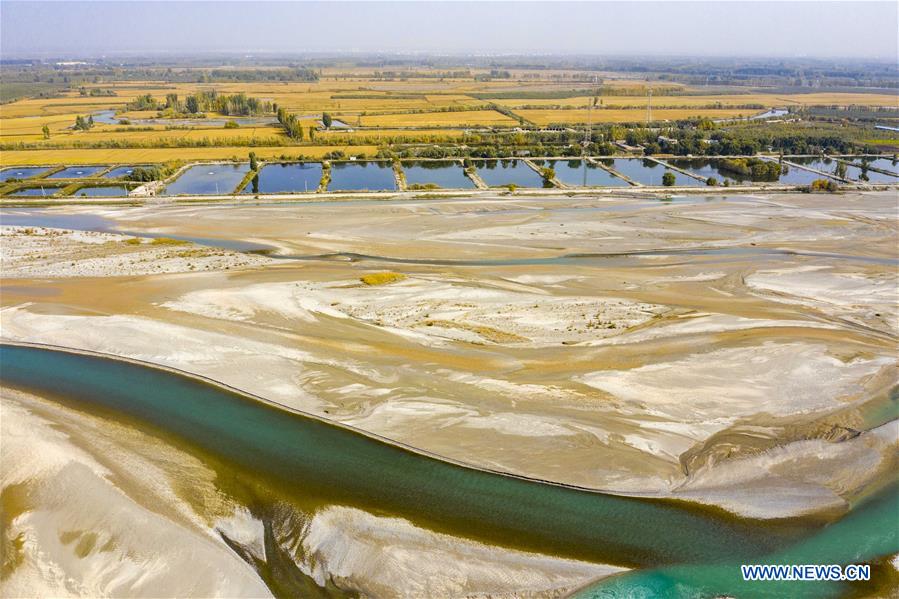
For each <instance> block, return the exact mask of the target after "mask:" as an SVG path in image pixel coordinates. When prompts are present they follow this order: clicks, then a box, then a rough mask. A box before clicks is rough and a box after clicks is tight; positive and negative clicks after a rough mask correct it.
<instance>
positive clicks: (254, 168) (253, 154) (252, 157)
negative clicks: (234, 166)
mask: <svg viewBox="0 0 899 599" xmlns="http://www.w3.org/2000/svg"><path fill="white" fill-rule="evenodd" d="M250 170H251V171H258V170H259V163H258V162H256V152H250Z"/></svg>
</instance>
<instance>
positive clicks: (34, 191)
mask: <svg viewBox="0 0 899 599" xmlns="http://www.w3.org/2000/svg"><path fill="white" fill-rule="evenodd" d="M60 189H62V187H25V188H23V189H20V190H18V191H14V192H12V193H8V194H6V195H8V196H15V197H29V198H33V197H47V196H52V195H53V194H54V193H56V192H58V191H59V190H60Z"/></svg>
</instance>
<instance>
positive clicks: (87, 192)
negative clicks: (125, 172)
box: [72, 185, 129, 198]
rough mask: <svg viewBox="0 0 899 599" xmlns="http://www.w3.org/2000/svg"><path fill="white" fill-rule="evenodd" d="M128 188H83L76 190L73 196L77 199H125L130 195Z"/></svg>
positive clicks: (109, 186) (99, 186)
mask: <svg viewBox="0 0 899 599" xmlns="http://www.w3.org/2000/svg"><path fill="white" fill-rule="evenodd" d="M128 191H129V190H128V188H127V187H125V186H123V185H107V186H102V185H98V186H96V187H82V188H80V189H77V190H75V193H73V194H72V195H73V196H75V197H82V196H84V197H89V198H103V197H108V198H124V197H126V196H127V195H128Z"/></svg>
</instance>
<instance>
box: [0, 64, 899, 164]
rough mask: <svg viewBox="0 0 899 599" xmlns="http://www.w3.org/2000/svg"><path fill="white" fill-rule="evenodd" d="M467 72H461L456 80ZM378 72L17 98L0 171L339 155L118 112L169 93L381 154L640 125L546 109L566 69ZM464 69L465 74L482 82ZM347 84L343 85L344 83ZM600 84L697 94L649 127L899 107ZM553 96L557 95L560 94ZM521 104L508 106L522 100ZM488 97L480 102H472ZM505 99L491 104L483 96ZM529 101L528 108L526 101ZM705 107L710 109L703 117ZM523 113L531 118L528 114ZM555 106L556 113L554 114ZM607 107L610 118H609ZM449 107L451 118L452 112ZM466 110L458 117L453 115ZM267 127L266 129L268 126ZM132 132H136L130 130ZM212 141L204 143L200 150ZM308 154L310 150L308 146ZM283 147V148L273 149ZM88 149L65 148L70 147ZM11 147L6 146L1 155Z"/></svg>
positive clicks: (616, 106)
mask: <svg viewBox="0 0 899 599" xmlns="http://www.w3.org/2000/svg"><path fill="white" fill-rule="evenodd" d="M426 69H427V67H417V68H415V69H412V70H411V71H410V70H409V69H397V71H403V72H406V71H408V72H416V71H424V70H426ZM462 70H464V69H462ZM373 72H374V69H371V68H362V67H352V68H331V69H325V71H324V76H323V78H322V79H321V80H319V81H312V82H303V81H292V82H281V81H249V82H216V83H165V82H160V81H133V82H132V81H128V82H116V81H112V82H103V81H100V82H97V83H92V84H89V85H86V86H85V87H86V88H87V89H88V90H89V89H98V90H101V91H104V92H105V91H106V90H112V91H113V92H114V93H115V94H116V95H114V96H104V95H101V96H82V95H81V94H80V93H79V91H78V90H74V89H73V90H69V91H66V92H64V93H62V94H61V95H59V96H58V97H53V98H34V99H23V100H19V101H16V102H11V103H9V104H6V105H3V106H0V143H4V144H15V143H19V142H21V143H27V144H30V145H31V146H34V147H33V148H32V149H29V150H8V151H5V152H4V153H3V154H4V155H3V157H2V162H3V163H4V164H46V163H56V162H68V163H72V162H89V163H98V164H103V163H110V162H129V161H135V160H138V161H144V162H148V161H149V162H154V161H164V160H168V159H170V158H176V157H177V158H185V159H189V160H190V159H204V158H209V159H220V158H228V157H231V156H240V157H243V156H245V155H246V153H247V152H248V151H249V149H250V148H249V147H247V145H248V144H247V142H246V140H252V139H256V140H260V141H259V143H263V144H266V147H264V148H253V149H254V150H255V151H256V152H257V153H258V154H259V155H260V156H261V157H262V156H278V155H280V154H282V153H283V154H290V155H296V154H301V153H302V154H306V155H310V156H320V155H322V154H324V153H326V152H329V151H333V150H338V149H343V148H341V147H340V146H316V145H312V146H305V145H296V144H297V141H296V140H288V138H287V137H286V136H285V134H284V132H283V130H282V128H281V127H279V126H278V125H277V124H274V123H273V124H271V125H256V124H253V125H243V126H241V127H239V128H225V127H224V126H223V125H222V124H221V119H222V118H224V119H228V118H229V117H222V115H216V114H214V113H209V114H207V117H208V121H206V122H204V120H203V119H197V120H196V121H195V122H194V123H193V124H191V125H190V126H189V127H184V126H183V125H182V124H181V123H182V122H183V121H182V122H179V121H173V122H172V123H171V125H172V126H170V127H168V128H167V127H166V124H167V121H165V120H163V119H159V120H156V121H154V122H152V123H150V124H147V123H146V122H142V120H144V119H156V117H157V111H155V110H149V111H146V110H145V111H125V106H126V104H127V103H128V102H130V101H132V100H133V99H135V98H137V97H138V96H141V95H145V94H150V95H151V96H153V97H154V98H156V99H157V100H160V101H163V100H164V99H165V96H166V94H168V93H174V94H177V95H178V96H179V98H181V99H184V98H186V97H187V96H188V95H190V94H194V93H196V92H198V91H213V90H214V91H217V92H219V93H221V94H235V93H245V94H247V95H248V96H251V97H255V98H259V99H261V100H265V101H269V102H274V103H277V104H278V105H279V106H281V107H284V108H286V109H287V110H288V111H289V112H291V113H293V114H295V115H297V116H298V117H300V118H301V119H303V121H302V123H303V126H304V128H307V127H310V126H314V125H316V123H317V119H318V118H320V116H321V114H322V113H323V112H329V113H331V114H332V115H333V117H334V118H335V119H339V120H342V121H343V122H345V123H346V124H347V125H349V126H350V127H352V128H354V129H356V128H360V127H361V128H362V129H361V130H359V129H356V130H353V131H343V130H331V131H323V130H319V131H317V132H316V135H317V136H318V138H317V139H318V141H319V142H321V141H322V140H329V141H330V142H336V143H338V144H340V143H342V140H346V141H351V140H356V139H362V140H365V141H364V142H363V143H378V142H379V140H380V139H384V140H385V141H387V140H389V139H390V138H398V137H401V138H404V139H413V138H416V139H417V140H420V141H421V142H425V143H426V142H429V141H431V142H435V141H436V142H439V141H443V140H446V141H451V140H453V139H458V138H460V137H462V136H464V135H465V129H469V128H476V127H510V128H511V127H517V126H519V123H518V120H517V119H516V118H511V117H509V116H507V115H504V114H502V113H500V112H498V111H495V110H483V109H482V108H483V107H484V106H486V105H487V104H490V103H495V104H497V105H499V106H503V107H506V108H508V109H510V110H512V111H513V112H514V113H515V114H516V115H520V116H521V117H523V118H525V119H526V120H528V121H530V122H533V123H535V124H536V125H538V126H546V125H549V124H556V123H558V124H567V125H580V124H584V123H586V122H588V120H589V121H590V122H593V123H597V124H599V123H619V122H621V123H623V122H638V123H639V122H644V121H645V120H646V116H647V113H646V105H647V101H648V98H647V97H645V96H624V95H622V96H618V95H607V96H602V97H601V98H600V99H601V106H602V107H601V108H598V109H595V110H589V111H588V110H587V109H586V107H587V106H588V105H590V103H592V101H593V98H592V97H591V96H588V95H580V96H577V97H571V98H545V97H540V96H541V95H547V94H559V95H564V94H565V93H566V92H570V91H571V90H586V89H589V88H590V87H591V86H592V85H594V83H593V82H592V81H586V80H585V79H584V76H583V75H584V74H583V73H579V72H578V71H571V70H565V69H558V70H530V69H518V70H514V71H512V77H511V78H509V79H497V80H491V81H481V80H475V79H474V78H472V77H468V78H439V77H428V78H425V77H419V78H417V77H409V78H401V77H397V78H392V79H390V78H374V77H373ZM483 72H486V71H484V70H483V69H481V70H471V71H469V73H471V74H475V73H483ZM346 75H351V77H346ZM596 76H597V78H598V79H600V81H597V84H601V85H602V86H603V88H604V89H607V88H609V87H613V88H615V87H617V88H623V89H628V90H629V91H631V92H637V93H640V91H641V90H642V89H644V88H646V87H647V86H652V87H654V88H655V89H657V90H661V89H662V88H666V89H671V88H682V89H684V91H685V92H694V93H696V92H699V93H698V95H681V96H673V95H656V96H653V98H652V103H653V105H654V108H653V110H652V116H653V119H654V120H679V119H685V118H689V117H696V116H704V117H710V118H713V119H726V118H734V117H746V116H751V115H753V114H755V113H757V112H759V111H760V110H761V109H757V108H738V107H739V106H745V105H759V106H763V107H765V108H771V107H785V106H790V105H834V104H836V105H843V106H848V105H861V106H887V107H897V106H899V96H896V95H891V94H862V93H825V92H821V93H809V94H789V95H780V94H760V93H750V94H739V93H733V94H709V93H701V92H702V91H703V90H702V88H689V87H686V86H683V85H682V84H674V83H670V82H664V81H646V80H643V79H639V78H628V77H621V76H618V77H617V78H616V77H614V76H612V75H611V74H608V73H597V74H596ZM560 92H561V93H560ZM518 93H520V94H521V95H522V97H521V98H514V97H512V98H510V97H508V96H509V95H512V94H518ZM481 94H485V95H486V97H487V98H488V99H480V98H477V97H474V95H481ZM492 94H498V95H503V96H504V97H502V98H498V99H495V100H491V99H489V97H490V95H492ZM529 95H532V96H537V97H536V98H529V97H528V96H529ZM710 106H713V107H714V108H709V107H710ZM524 107H529V108H524ZM556 107H559V108H556ZM610 107H612V108H610ZM448 108H453V109H456V110H453V111H450V110H447V109H448ZM458 109H462V110H458ZM101 110H116V111H120V112H117V114H116V117H117V118H121V119H129V120H130V121H131V124H130V125H118V124H101V123H96V124H95V126H94V127H93V128H92V129H90V130H89V131H75V130H74V129H73V128H72V126H73V124H74V123H75V118H76V117H77V116H79V115H80V116H86V115H88V114H93V113H97V112H99V111H101ZM265 118H269V119H271V118H272V117H271V116H270V115H269V116H267V117H265ZM213 119H216V120H219V123H213V122H212V121H213ZM44 125H47V126H48V127H49V129H50V139H47V140H45V139H44V136H43V133H42V127H43V126H44ZM136 129H140V130H136ZM206 140H208V142H207V141H206ZM129 142H134V143H133V145H141V146H150V147H149V148H143V147H141V148H130V149H106V148H99V147H96V146H99V145H104V144H113V143H119V144H128V143H129ZM305 142H306V143H312V144H315V142H314V141H311V140H309V139H308V136H307V138H306V140H305ZM193 143H204V144H206V143H208V146H206V145H204V147H185V148H176V147H165V148H164V147H155V148H153V147H152V146H154V145H156V146H176V145H183V146H190V145H192V144H193ZM280 143H283V144H285V147H284V148H280V147H275V146H276V145H277V144H280ZM76 144H77V145H80V146H91V145H94V146H95V147H94V148H88V147H85V148H83V149H73V148H72V146H73V145H76ZM7 147H10V145H7ZM349 150H350V152H349V153H351V154H358V153H365V154H372V153H374V152H375V151H376V149H375V148H373V147H368V146H366V147H364V148H363V147H358V146H350V147H349Z"/></svg>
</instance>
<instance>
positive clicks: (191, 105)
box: [185, 96, 200, 114]
mask: <svg viewBox="0 0 899 599" xmlns="http://www.w3.org/2000/svg"><path fill="white" fill-rule="evenodd" d="M185 106H186V107H187V112H189V113H191V114H197V113H198V112H200V101H199V100H198V99H197V97H196V96H187V100H186V101H185Z"/></svg>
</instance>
